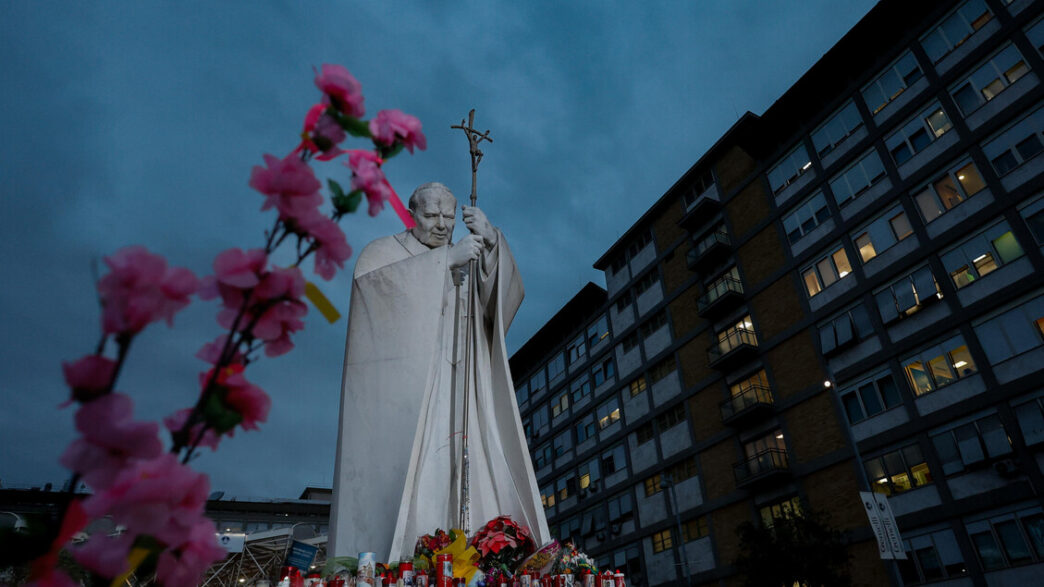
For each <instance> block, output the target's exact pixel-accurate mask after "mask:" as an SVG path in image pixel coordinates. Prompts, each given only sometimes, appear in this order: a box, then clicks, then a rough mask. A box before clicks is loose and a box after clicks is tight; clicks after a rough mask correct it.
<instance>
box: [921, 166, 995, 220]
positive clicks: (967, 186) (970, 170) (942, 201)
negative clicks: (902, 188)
mask: <svg viewBox="0 0 1044 587" xmlns="http://www.w3.org/2000/svg"><path fill="white" fill-rule="evenodd" d="M984 187H986V183H985V182H984V181H983V180H982V176H981V175H979V170H978V169H976V168H975V164H974V163H972V162H971V161H967V160H965V161H962V162H961V163H958V164H957V165H954V166H952V167H951V168H950V171H948V172H947V173H946V175H944V176H942V177H941V178H939V179H937V180H935V181H933V182H931V183H929V184H928V185H926V186H924V188H923V189H921V190H920V191H919V192H915V193H916V195H915V196H914V201H915V202H916V203H917V208H918V209H919V210H920V211H921V216H922V217H923V218H924V221H925V223H929V222H932V221H933V220H935V219H936V218H938V217H940V216H942V215H943V214H945V213H946V212H948V211H949V210H951V209H952V208H953V207H954V206H956V205H958V204H960V203H961V202H963V201H965V200H967V199H968V198H970V197H971V196H974V195H975V194H977V193H979V191H980V190H982V189H983V188H984Z"/></svg>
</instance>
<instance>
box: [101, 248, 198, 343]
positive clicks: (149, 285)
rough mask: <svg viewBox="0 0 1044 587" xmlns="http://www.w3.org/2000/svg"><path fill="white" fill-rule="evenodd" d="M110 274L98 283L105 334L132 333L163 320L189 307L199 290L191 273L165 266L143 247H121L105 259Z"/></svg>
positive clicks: (171, 321) (164, 263)
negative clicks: (190, 297)
mask: <svg viewBox="0 0 1044 587" xmlns="http://www.w3.org/2000/svg"><path fill="white" fill-rule="evenodd" d="M105 264H106V265H108V266H109V269H110V271H109V273H107V274H106V275H105V276H104V277H102V278H101V279H100V280H98V293H99V295H100V297H101V303H102V329H103V330H104V331H105V333H106V334H118V333H130V334H135V333H137V332H139V331H140V330H141V329H142V328H144V327H145V326H146V325H148V324H149V323H150V322H153V321H155V320H159V319H165V320H166V321H167V324H168V325H170V324H172V323H173V320H174V314H176V313H177V312H178V311H179V310H181V309H182V308H184V307H185V306H187V305H188V304H189V296H191V295H192V294H193V293H195V291H196V289H197V288H198V287H199V281H198V280H197V279H196V276H195V275H193V273H192V272H191V271H189V270H188V269H184V268H176V267H170V268H168V267H167V261H166V260H165V259H164V258H163V257H161V256H159V255H153V254H152V253H150V252H148V250H146V249H145V247H141V246H132V247H124V248H122V249H120V250H119V251H116V252H115V253H114V254H112V255H110V256H108V257H105Z"/></svg>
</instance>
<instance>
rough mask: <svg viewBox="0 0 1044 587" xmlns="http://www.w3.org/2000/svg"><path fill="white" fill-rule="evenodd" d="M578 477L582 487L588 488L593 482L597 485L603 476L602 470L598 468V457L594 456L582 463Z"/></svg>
mask: <svg viewBox="0 0 1044 587" xmlns="http://www.w3.org/2000/svg"><path fill="white" fill-rule="evenodd" d="M576 478H577V481H578V482H579V483H580V489H587V488H589V487H591V485H592V484H593V485H595V486H596V487H597V484H598V480H599V479H601V478H602V475H601V472H600V471H599V470H598V459H597V458H593V459H591V460H590V461H587V462H586V463H584V464H582V465H580V469H579V470H578V471H577V475H576Z"/></svg>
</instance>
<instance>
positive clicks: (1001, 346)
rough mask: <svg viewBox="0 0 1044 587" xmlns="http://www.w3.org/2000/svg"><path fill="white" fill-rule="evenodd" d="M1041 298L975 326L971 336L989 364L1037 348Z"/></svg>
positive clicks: (1042, 323) (1043, 322)
mask: <svg viewBox="0 0 1044 587" xmlns="http://www.w3.org/2000/svg"><path fill="white" fill-rule="evenodd" d="M1042 328H1044V296H1042V297H1038V298H1036V299H1033V300H1030V301H1028V302H1026V303H1025V304H1022V305H1021V306H1018V307H1017V308H1012V309H1011V310H1008V311H1006V312H1004V313H1003V314H1001V315H999V316H996V317H994V318H991V319H989V320H987V321H986V322H983V323H982V324H979V325H978V326H975V335H976V336H977V337H978V338H979V342H980V343H981V344H982V349H983V350H984V351H986V358H987V359H988V360H989V361H990V364H991V365H996V364H997V363H1000V362H1002V361H1006V360H1007V359H1010V358H1011V357H1014V356H1016V355H1020V354H1022V353H1024V352H1026V351H1028V350H1030V349H1034V348H1036V347H1038V346H1040V345H1041V342H1042V340H1041V335H1042V334H1044V332H1042Z"/></svg>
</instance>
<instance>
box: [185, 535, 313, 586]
mask: <svg viewBox="0 0 1044 587" xmlns="http://www.w3.org/2000/svg"><path fill="white" fill-rule="evenodd" d="M293 530H294V529H293V528H279V529H276V530H268V531H266V532H254V533H252V534H248V535H247V537H246V542H245V543H244V544H243V552H230V553H229V554H228V556H227V557H225V558H224V560H222V561H220V562H217V563H215V564H214V565H213V566H211V567H210V569H208V570H207V572H206V574H205V575H204V576H203V582H202V583H201V584H200V585H201V586H204V587H251V586H252V585H254V584H255V583H256V582H257V581H259V580H261V579H267V580H269V581H273V584H275V581H274V580H273V579H274V578H275V577H276V574H277V573H279V571H280V569H281V567H282V566H283V564H284V562H285V561H286V555H287V553H288V552H289V551H290V545H291V544H292V543H293V542H294V537H293ZM326 539H327V537H326V536H325V535H323V536H316V537H315V538H308V539H298V540H297V541H298V542H303V543H304V544H309V545H311V546H315V547H317V548H318V552H316V554H315V560H313V561H312V568H313V569H320V570H321V569H322V568H323V566H324V565H325V564H326Z"/></svg>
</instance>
